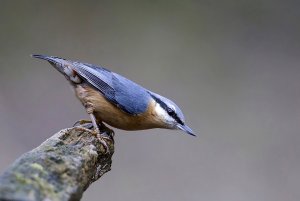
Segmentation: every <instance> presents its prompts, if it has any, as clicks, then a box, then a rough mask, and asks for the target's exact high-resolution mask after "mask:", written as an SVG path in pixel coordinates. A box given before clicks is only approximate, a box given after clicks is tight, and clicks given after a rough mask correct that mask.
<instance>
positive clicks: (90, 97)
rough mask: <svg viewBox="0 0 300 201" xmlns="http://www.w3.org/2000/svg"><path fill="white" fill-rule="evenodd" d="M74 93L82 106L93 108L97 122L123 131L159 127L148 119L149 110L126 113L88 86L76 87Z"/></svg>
mask: <svg viewBox="0 0 300 201" xmlns="http://www.w3.org/2000/svg"><path fill="white" fill-rule="evenodd" d="M75 93H76V96H77V97H78V99H79V100H80V101H81V102H82V103H83V105H87V104H88V105H91V106H92V107H93V109H94V115H95V117H96V120H97V121H98V122H102V121H103V122H105V123H107V124H109V125H110V126H113V127H116V128H119V129H123V130H144V129H150V128H158V127H160V126H158V125H157V123H156V122H154V121H153V119H152V118H149V117H150V116H151V111H150V110H147V111H145V113H143V114H138V115H131V114H129V113H126V112H124V111H123V110H121V109H120V108H118V107H117V106H115V105H114V104H113V103H111V102H110V101H109V100H107V99H106V98H105V97H104V96H103V95H102V94H101V93H100V92H98V91H96V90H95V89H94V88H92V87H90V86H88V85H78V86H76V87H75Z"/></svg>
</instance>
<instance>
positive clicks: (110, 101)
mask: <svg viewBox="0 0 300 201" xmlns="http://www.w3.org/2000/svg"><path fill="white" fill-rule="evenodd" d="M31 56H32V57H34V58H38V59H42V60H46V61H48V62H49V63H50V64H51V65H52V66H53V67H54V68H55V69H56V70H58V71H59V72H60V73H61V74H63V75H64V76H65V78H66V79H67V80H68V81H69V83H70V84H71V85H72V88H73V89H74V92H75V95H76V97H77V98H78V99H79V100H80V102H81V103H82V105H83V106H84V107H85V109H86V112H87V114H88V115H89V117H90V119H91V121H89V120H87V121H84V120H83V122H91V123H92V125H93V127H94V128H95V132H96V134H97V135H98V137H99V138H100V139H102V137H101V135H100V128H99V127H104V128H105V130H106V131H109V133H113V131H112V130H111V129H109V128H107V127H106V126H105V125H104V124H103V122H104V123H106V124H108V125H110V126H112V127H115V128H118V129H122V130H145V129H152V128H164V129H171V130H182V131H184V132H185V133H187V134H189V135H192V136H196V135H195V133H194V132H193V130H192V129H191V128H189V127H188V126H187V125H186V124H185V118H184V115H183V113H182V111H181V110H180V108H179V107H178V106H177V105H176V104H175V103H174V102H173V101H171V100H169V99H168V98H165V97H164V96H162V95H159V94H157V93H155V92H152V91H150V90H148V89H146V88H144V87H142V86H141V85H139V84H137V83H135V82H133V81H131V80H129V79H127V78H125V77H123V76H122V75H120V74H117V73H115V72H112V71H110V70H108V69H106V68H104V67H102V66H97V65H93V64H89V63H84V62H79V61H71V60H67V59H64V58H60V57H57V56H46V55H40V54H33V55H31ZM102 142H103V144H105V141H103V140H102ZM105 146H106V145H105Z"/></svg>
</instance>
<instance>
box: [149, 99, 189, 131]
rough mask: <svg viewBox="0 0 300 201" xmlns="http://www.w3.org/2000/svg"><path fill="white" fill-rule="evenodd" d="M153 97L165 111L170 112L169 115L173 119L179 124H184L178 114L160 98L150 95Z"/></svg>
mask: <svg viewBox="0 0 300 201" xmlns="http://www.w3.org/2000/svg"><path fill="white" fill-rule="evenodd" d="M150 95H151V97H152V98H153V99H154V100H155V101H156V102H157V103H158V104H159V105H160V106H161V107H162V108H163V109H164V110H166V111H167V112H168V114H169V115H170V116H171V117H173V119H175V120H176V121H177V122H178V123H179V124H181V125H183V124H184V123H183V122H182V121H181V119H180V118H179V117H178V116H177V114H176V113H175V111H174V110H173V109H171V108H169V107H168V106H167V105H166V104H165V103H164V102H163V101H162V100H160V99H159V98H157V97H156V96H153V95H152V94H150Z"/></svg>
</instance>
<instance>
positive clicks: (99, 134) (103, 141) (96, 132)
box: [92, 128, 114, 154]
mask: <svg viewBox="0 0 300 201" xmlns="http://www.w3.org/2000/svg"><path fill="white" fill-rule="evenodd" d="M92 134H93V135H94V136H95V137H96V138H97V139H98V140H99V141H100V143H101V144H102V145H103V146H104V149H105V154H110V151H109V146H108V144H107V140H110V141H112V142H114V141H113V138H110V137H107V134H106V133H105V134H104V133H102V132H100V131H99V129H97V128H96V129H94V130H92Z"/></svg>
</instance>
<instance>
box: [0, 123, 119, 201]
mask: <svg viewBox="0 0 300 201" xmlns="http://www.w3.org/2000/svg"><path fill="white" fill-rule="evenodd" d="M106 142H107V145H108V147H109V153H105V152H106V150H105V147H104V146H103V145H102V144H101V143H100V141H99V139H97V137H95V135H93V134H92V133H91V131H90V130H88V129H85V128H83V127H73V128H69V129H64V130H61V131H60V132H58V133H56V134H54V135H53V136H52V137H51V138H49V139H48V140H46V141H45V142H44V143H42V144H41V145H40V146H39V147H37V148H35V149H33V150H31V151H30V152H28V153H25V154H23V155H22V156H21V157H20V158H19V159H17V160H16V161H15V162H14V163H13V164H12V165H11V167H10V168H9V169H8V170H7V171H6V172H4V174H2V175H1V176H0V200H30V201H31V200H47V201H49V200H51V201H55V200H65V201H66V200H68V201H69V200H72V201H73V200H74V201H76V200H80V198H81V197H82V194H83V192H84V191H85V190H86V189H87V188H88V187H89V185H90V184H91V183H92V182H94V181H96V180H97V179H99V178H100V177H101V176H102V175H103V174H104V173H106V172H108V171H109V170H110V168H111V157H112V155H113V152H114V144H113V140H106ZM1 154H3V153H1Z"/></svg>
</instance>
